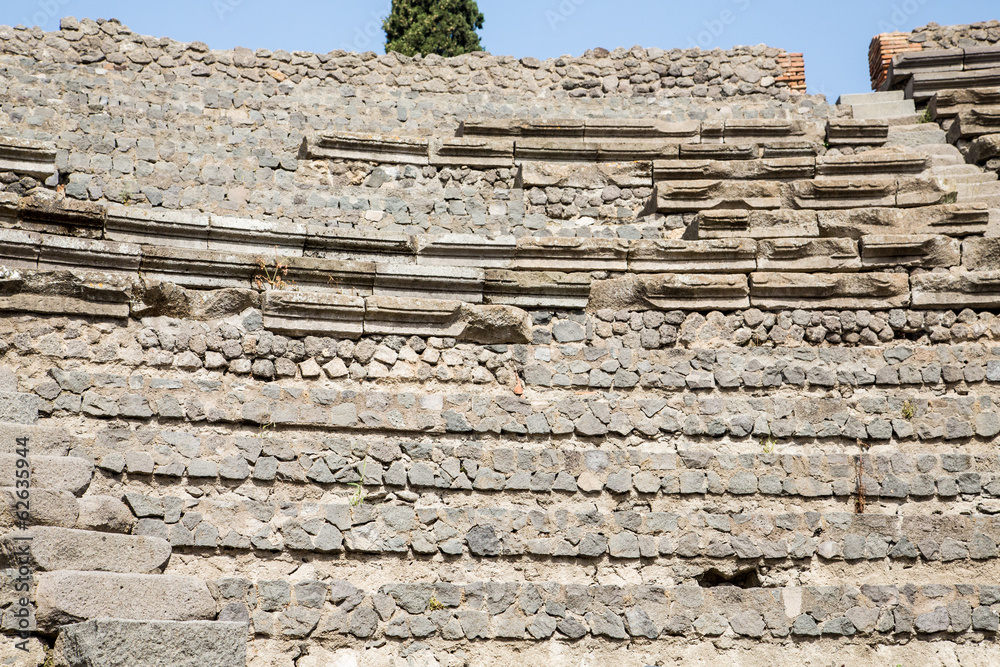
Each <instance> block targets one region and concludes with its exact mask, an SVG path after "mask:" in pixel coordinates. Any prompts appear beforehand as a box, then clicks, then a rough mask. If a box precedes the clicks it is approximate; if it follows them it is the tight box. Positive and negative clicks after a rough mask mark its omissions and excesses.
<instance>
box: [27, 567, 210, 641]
mask: <svg viewBox="0 0 1000 667" xmlns="http://www.w3.org/2000/svg"><path fill="white" fill-rule="evenodd" d="M36 581H37V582H38V587H37V590H36V599H35V604H36V611H35V617H36V620H37V623H38V628H39V630H41V631H44V632H52V631H54V630H56V629H57V628H59V627H60V626H63V625H67V624H69V623H76V622H79V621H89V620H94V619H100V618H120V619H127V620H134V621H202V620H213V619H215V617H216V612H217V608H216V604H215V600H214V599H213V597H212V594H211V593H209V590H208V586H207V585H205V582H204V581H202V580H201V579H196V578H194V577H188V576H176V575H167V574H119V573H108V572H78V571H75V570H59V571H56V572H42V573H41V574H39V575H38V576H37V577H36Z"/></svg>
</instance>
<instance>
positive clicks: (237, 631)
mask: <svg viewBox="0 0 1000 667" xmlns="http://www.w3.org/2000/svg"><path fill="white" fill-rule="evenodd" d="M53 655H54V656H55V659H56V662H57V664H61V665H66V666H67V667H92V666H93V667H96V666H98V665H101V666H104V667H112V666H114V667H117V666H121V667H125V666H128V667H166V666H167V665H169V666H170V667H208V666H211V667H245V665H246V659H247V625H246V624H245V623H239V622H222V621H134V620H125V619H120V618H102V619H99V620H91V621H85V622H83V623H74V624H72V625H66V626H63V627H62V628H61V629H60V632H59V636H58V637H57V638H56V644H55V649H54V651H53Z"/></svg>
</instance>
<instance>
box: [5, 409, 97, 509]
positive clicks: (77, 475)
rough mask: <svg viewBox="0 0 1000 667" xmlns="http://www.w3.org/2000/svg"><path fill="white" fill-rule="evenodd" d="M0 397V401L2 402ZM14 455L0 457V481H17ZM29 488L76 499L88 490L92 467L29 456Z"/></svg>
mask: <svg viewBox="0 0 1000 667" xmlns="http://www.w3.org/2000/svg"><path fill="white" fill-rule="evenodd" d="M2 396H3V395H2V394H0V401H2ZM18 460H19V457H17V456H16V455H14V454H0V479H5V480H11V481H13V480H14V479H17V478H16V477H15V472H16V471H17V470H19V469H20V468H18V466H17V461H18ZM28 461H29V463H30V470H31V477H30V479H31V486H32V488H38V489H50V490H54V491H69V492H70V493H72V494H74V495H80V494H82V493H83V492H84V491H86V489H87V487H88V486H90V480H91V478H92V477H93V475H94V464H93V463H91V462H90V461H88V460H86V459H81V458H76V457H70V456H30V457H29V459H28Z"/></svg>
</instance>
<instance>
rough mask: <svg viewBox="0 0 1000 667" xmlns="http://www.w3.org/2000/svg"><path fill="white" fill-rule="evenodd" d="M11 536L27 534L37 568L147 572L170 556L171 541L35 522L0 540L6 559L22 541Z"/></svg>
mask: <svg viewBox="0 0 1000 667" xmlns="http://www.w3.org/2000/svg"><path fill="white" fill-rule="evenodd" d="M13 536H24V537H27V536H30V538H31V550H30V552H31V562H32V563H33V564H34V565H35V567H36V568H37V569H38V570H40V571H49V572H52V571H55V570H82V571H94V572H123V573H132V574H150V573H155V572H159V571H161V570H162V569H163V568H164V567H165V566H166V564H167V560H168V559H169V558H170V544H169V543H168V542H166V541H165V540H161V539H159V538H156V537H145V536H138V535H115V534H113V533H99V532H94V531H89V530H75V529H68V528H53V527H41V526H35V527H32V528H31V529H30V530H29V531H27V532H18V533H14V534H13V535H8V536H7V537H6V538H4V539H3V540H2V542H0V546H2V548H3V551H4V553H5V555H6V556H7V557H8V559H13V558H14V556H15V554H16V553H17V549H18V546H19V545H20V544H21V543H20V542H18V541H15V540H13V539H11V538H12V537H13Z"/></svg>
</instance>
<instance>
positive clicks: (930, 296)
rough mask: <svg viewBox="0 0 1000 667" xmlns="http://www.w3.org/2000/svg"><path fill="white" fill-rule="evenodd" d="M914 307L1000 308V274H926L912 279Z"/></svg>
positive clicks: (970, 272)
mask: <svg viewBox="0 0 1000 667" xmlns="http://www.w3.org/2000/svg"><path fill="white" fill-rule="evenodd" d="M911 282H912V285H913V307H914V308H941V309H949V310H950V309H959V308H986V309H992V308H996V307H998V305H1000V271H968V272H964V273H923V274H919V275H915V276H913V277H912V279H911Z"/></svg>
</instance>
